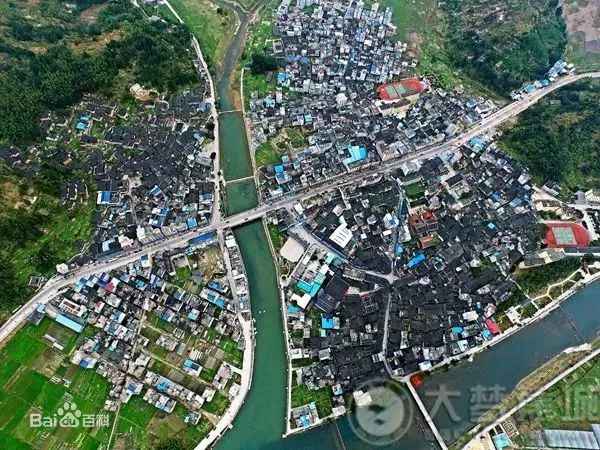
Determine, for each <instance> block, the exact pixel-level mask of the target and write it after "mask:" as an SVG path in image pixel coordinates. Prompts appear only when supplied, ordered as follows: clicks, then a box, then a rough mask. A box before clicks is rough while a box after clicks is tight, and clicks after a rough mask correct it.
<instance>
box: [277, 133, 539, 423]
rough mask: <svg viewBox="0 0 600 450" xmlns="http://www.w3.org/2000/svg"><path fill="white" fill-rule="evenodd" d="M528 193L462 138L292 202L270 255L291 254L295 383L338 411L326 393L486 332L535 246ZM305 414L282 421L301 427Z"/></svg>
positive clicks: (400, 370) (497, 157) (517, 172)
mask: <svg viewBox="0 0 600 450" xmlns="http://www.w3.org/2000/svg"><path fill="white" fill-rule="evenodd" d="M532 193H533V189H532V184H531V176H530V175H529V173H528V172H527V170H526V169H525V168H524V167H523V166H522V165H521V164H520V163H518V162H517V161H516V160H513V159H511V158H509V157H507V156H506V155H504V154H503V153H501V152H500V151H498V150H497V149H496V148H495V146H494V144H493V143H492V144H490V143H489V142H487V141H484V140H482V139H479V138H474V139H472V141H471V142H470V143H469V144H468V145H466V146H464V147H462V148H461V149H460V151H458V152H452V153H451V152H448V153H446V154H444V155H443V156H442V157H435V158H433V159H429V160H427V161H423V162H422V163H413V164H411V165H408V166H406V167H402V168H401V169H399V170H397V171H396V172H393V173H392V174H390V175H389V176H384V175H378V176H373V177H371V178H370V179H367V180H364V181H362V182H360V183H353V184H349V185H345V186H342V187H339V188H336V189H332V190H331V191H328V192H327V193H325V194H324V195H320V196H318V197H315V198H309V199H305V200H304V201H303V202H302V203H299V204H297V205H295V206H294V208H293V209H292V212H293V214H294V215H295V217H296V218H297V219H298V220H300V226H296V227H290V228H288V229H287V234H288V236H289V238H288V241H286V244H285V245H284V246H283V248H282V251H281V254H282V256H283V257H285V258H287V259H289V260H290V261H292V260H294V261H297V263H296V266H295V268H294V270H293V271H292V272H291V274H290V275H289V277H288V279H287V286H286V291H287V294H286V299H287V312H286V316H287V323H288V332H289V340H290V358H291V361H292V367H293V368H294V369H293V370H294V375H293V376H294V377H296V378H295V380H296V382H297V384H298V385H306V386H308V387H309V388H310V389H312V390H315V391H317V392H318V391H319V390H321V389H323V388H325V387H327V388H328V389H330V390H331V395H330V397H331V402H332V407H333V408H337V407H345V406H346V405H345V403H344V402H343V401H342V398H343V396H341V395H340V394H335V392H338V391H339V392H344V391H347V390H353V389H354V388H356V387H357V386H358V385H360V383H361V381H364V380H366V379H369V378H372V377H374V376H379V375H381V374H382V373H383V374H387V373H390V372H391V373H393V374H395V375H408V374H411V373H413V372H415V371H418V370H427V369H428V368H430V367H432V366H433V365H435V364H438V363H440V362H442V361H444V360H445V359H447V358H449V357H453V356H457V355H460V354H463V353H465V352H467V351H468V350H469V349H472V348H474V347H477V346H479V345H481V344H483V343H484V342H486V341H488V340H490V339H492V337H493V336H494V335H495V334H498V333H499V331H500V330H499V326H498V325H497V324H496V322H495V320H494V318H493V316H494V314H495V313H496V311H497V309H498V307H499V306H500V305H502V304H503V302H505V301H507V300H508V299H509V298H510V297H511V296H512V295H515V292H516V291H517V290H518V287H517V285H516V284H515V282H514V281H513V279H512V275H511V270H512V268H514V267H515V265H516V264H518V263H519V262H520V261H522V260H523V258H524V256H525V255H527V254H530V253H532V252H535V251H536V249H537V248H538V246H539V236H538V234H539V232H538V231H537V226H536V224H537V220H538V219H537V215H536V213H535V210H534V207H533V203H532V201H531V196H532ZM294 253H296V254H295V255H294ZM386 327H387V331H386V332H385V334H386V336H387V339H386V343H385V344H386V345H383V339H384V337H383V336H384V328H386ZM301 406H302V407H304V408H305V405H301ZM302 411H304V410H301V412H302ZM310 412H311V410H310V408H309V410H308V411H305V413H303V414H300V415H299V416H298V417H296V420H295V421H294V420H291V423H292V426H302V427H304V426H308V425H310V424H311V423H312V422H310V420H309V419H310V418H311V417H312V416H311V414H310ZM341 412H343V410H342V409H334V410H332V411H331V412H330V414H334V415H335V414H336V413H341ZM294 417H295V416H294V415H293V414H292V418H294ZM303 417H304V418H305V419H306V420H309V422H308V425H304V424H303V422H302V418H303ZM318 417H319V420H320V419H322V418H323V417H322V415H318ZM294 423H295V425H294ZM317 423H318V421H317Z"/></svg>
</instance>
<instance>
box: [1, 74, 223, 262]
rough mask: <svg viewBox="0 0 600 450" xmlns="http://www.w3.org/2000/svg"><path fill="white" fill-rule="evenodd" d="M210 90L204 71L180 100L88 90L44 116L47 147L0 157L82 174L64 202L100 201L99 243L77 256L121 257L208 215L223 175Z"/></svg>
mask: <svg viewBox="0 0 600 450" xmlns="http://www.w3.org/2000/svg"><path fill="white" fill-rule="evenodd" d="M199 73H200V75H201V77H204V72H203V71H202V70H201V69H200V68H199ZM210 95H211V93H210V92H209V85H208V83H207V82H206V80H204V79H202V80H200V82H199V85H198V86H196V87H195V88H194V89H192V90H188V91H184V92H181V93H179V94H177V95H174V96H173V97H172V98H168V97H165V96H163V95H160V94H159V93H157V92H152V91H148V90H146V89H144V88H143V87H142V86H140V85H138V84H134V85H133V86H131V88H130V96H131V97H132V98H131V99H130V101H128V103H127V105H128V106H127V107H126V106H125V105H124V104H120V103H115V102H112V101H107V100H106V99H103V98H100V97H95V96H90V95H86V96H84V99H83V100H82V101H81V102H80V103H79V104H78V105H77V106H75V107H74V108H72V109H71V110H70V111H69V112H68V114H67V115H64V116H63V115H58V114H57V113H54V112H52V113H48V114H47V115H46V117H44V118H43V119H42V120H41V126H40V128H41V130H42V133H43V134H44V135H45V137H46V143H45V144H44V145H42V146H34V147H31V148H29V149H26V150H17V149H14V148H8V147H3V148H0V158H1V159H2V160H3V162H4V163H6V164H7V165H8V166H9V167H11V168H12V169H14V170H15V171H17V172H18V173H21V174H23V175H25V176H27V177H39V178H44V177H47V175H46V173H45V172H44V170H47V169H46V168H47V167H48V166H50V167H53V168H54V169H52V172H50V173H61V172H65V173H66V172H67V171H68V172H69V173H71V174H74V175H71V176H69V177H68V179H67V180H66V181H64V182H63V184H62V186H61V199H62V202H63V204H64V205H65V206H66V207H67V208H70V209H72V208H74V207H75V206H77V205H87V204H91V203H93V204H95V205H96V212H95V216H94V219H93V225H94V236H93V239H92V242H91V245H89V247H87V251H85V252H83V253H82V254H80V255H78V256H77V257H76V258H75V259H74V260H72V261H71V263H72V264H78V265H83V264H85V263H87V262H89V261H90V259H94V260H101V259H105V258H113V257H116V256H118V255H119V254H121V253H123V252H127V251H130V250H132V249H133V248H136V247H138V246H139V245H140V244H141V245H143V244H148V243H150V242H153V241H156V240H158V239H163V238H164V237H166V236H169V235H172V234H174V233H178V232H181V231H185V230H188V229H193V228H196V227H199V226H203V225H207V224H208V223H209V221H210V218H211V216H212V213H213V207H214V205H215V199H214V184H215V182H217V179H216V178H217V176H216V174H215V173H214V170H213V169H214V158H215V157H216V151H215V149H214V148H213V140H214V135H213V129H214V124H213V123H212V120H213V119H212V108H213V104H212V103H211V101H210V98H209V97H210ZM52 181H53V182H56V180H52ZM67 269H68V267H67V266H66V265H65V267H64V268H63V269H62V270H64V271H66V270H67Z"/></svg>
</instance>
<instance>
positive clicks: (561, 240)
mask: <svg viewBox="0 0 600 450" xmlns="http://www.w3.org/2000/svg"><path fill="white" fill-rule="evenodd" d="M546 227H547V230H546V235H545V237H544V242H545V243H546V244H547V245H548V247H550V248H573V247H588V246H589V245H590V235H589V234H588V231H587V230H586V229H585V228H584V227H583V226H582V225H580V224H578V223H575V222H551V223H547V224H546Z"/></svg>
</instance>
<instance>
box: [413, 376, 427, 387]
mask: <svg viewBox="0 0 600 450" xmlns="http://www.w3.org/2000/svg"><path fill="white" fill-rule="evenodd" d="M410 384H412V385H413V387H414V388H420V387H421V386H423V385H424V384H425V380H424V379H423V376H422V375H421V374H420V373H416V374H414V375H412V376H411V377H410Z"/></svg>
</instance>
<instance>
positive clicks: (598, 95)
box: [499, 80, 600, 191]
mask: <svg viewBox="0 0 600 450" xmlns="http://www.w3.org/2000/svg"><path fill="white" fill-rule="evenodd" d="M599 118H600V81H599V80H589V81H583V82H578V83H573V84H571V85H569V86H566V87H563V88H561V89H559V90H557V91H555V92H553V93H552V94H550V95H548V96H546V97H544V99H543V100H541V101H540V102H539V103H538V104H536V105H535V106H533V107H531V108H529V109H527V110H526V111H525V112H523V113H522V115H521V117H520V118H519V122H518V123H517V124H516V125H514V126H512V127H511V128H509V129H508V130H506V131H505V132H504V134H503V136H502V138H501V139H500V141H499V144H500V145H501V146H502V147H503V148H504V149H505V150H506V151H507V152H509V153H510V154H513V155H515V156H516V157H517V158H519V159H521V160H522V161H524V162H525V163H526V164H527V165H528V166H529V167H530V168H531V171H532V173H533V174H534V176H535V177H536V179H537V182H538V183H540V184H543V183H545V182H546V181H549V180H551V181H556V182H558V183H560V184H562V185H563V186H565V187H567V188H569V189H570V190H571V191H576V190H578V189H588V188H599V187H600V123H599Z"/></svg>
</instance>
